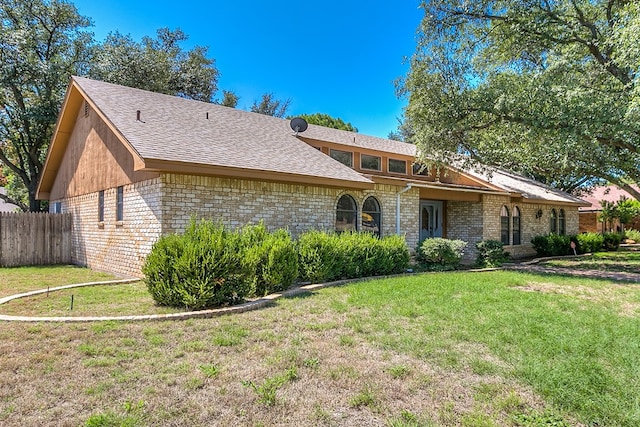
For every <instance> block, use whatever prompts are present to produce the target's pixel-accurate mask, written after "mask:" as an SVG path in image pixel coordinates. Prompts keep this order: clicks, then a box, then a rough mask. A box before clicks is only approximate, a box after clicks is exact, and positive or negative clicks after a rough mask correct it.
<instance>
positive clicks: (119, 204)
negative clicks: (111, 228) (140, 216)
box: [116, 187, 124, 221]
mask: <svg viewBox="0 0 640 427" xmlns="http://www.w3.org/2000/svg"><path fill="white" fill-rule="evenodd" d="M123 207H124V193H123V189H122V187H118V191H117V193H116V221H122V218H123Z"/></svg>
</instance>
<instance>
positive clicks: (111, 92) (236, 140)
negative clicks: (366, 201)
mask: <svg viewBox="0 0 640 427" xmlns="http://www.w3.org/2000/svg"><path fill="white" fill-rule="evenodd" d="M74 81H75V82H76V83H77V84H78V85H79V87H80V88H81V89H82V90H83V91H84V93H85V94H86V96H87V97H89V98H90V99H91V100H92V101H93V103H94V104H95V105H96V106H97V107H98V108H99V109H100V111H101V112H102V113H103V114H104V116H105V117H107V118H108V120H109V121H110V122H111V123H113V125H114V127H115V128H116V129H118V131H119V132H120V133H121V134H122V135H123V136H124V137H125V138H126V140H127V141H128V142H129V143H130V144H131V146H132V147H133V148H134V149H135V150H136V152H137V153H139V154H140V156H141V157H142V158H143V159H144V160H145V161H149V160H157V161H164V162H179V163H183V164H201V165H215V166H217V167H229V168H235V169H248V170H258V171H265V172H276V173H283V174H289V175H303V176H309V177H314V178H326V179H334V180H340V181H343V182H344V184H347V185H348V183H353V184H370V183H371V181H370V180H368V179H366V178H365V177H363V176H361V175H360V174H358V173H356V172H355V171H353V170H351V169H350V168H348V167H346V166H343V165H342V164H340V163H338V162H336V161H335V160H333V159H331V158H327V156H324V155H323V154H322V153H319V152H318V151H317V150H315V149H314V148H313V147H310V146H309V145H308V144H305V143H303V142H301V141H299V140H298V139H297V138H296V137H295V133H294V132H293V131H292V130H291V129H290V128H289V122H288V121H287V120H283V119H279V118H275V117H270V116H265V115H263V114H257V113H250V112H247V111H242V110H237V109H234V108H228V107H224V106H221V105H217V104H211V103H206V102H200V101H193V100H188V99H184V98H179V97H175V96H169V95H163V94H158V93H154V92H148V91H143V90H139V89H132V88H128V87H124V86H118V85H113V84H108V83H103V82H98V81H95V80H89V79H85V78H80V77H74ZM138 111H139V112H140V113H139V116H138ZM138 119H139V120H138Z"/></svg>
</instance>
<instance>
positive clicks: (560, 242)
mask: <svg viewBox="0 0 640 427" xmlns="http://www.w3.org/2000/svg"><path fill="white" fill-rule="evenodd" d="M531 243H532V244H533V248H534V249H535V250H536V253H537V254H538V256H558V255H569V254H572V253H573V251H572V250H571V238H570V237H569V236H561V235H559V234H547V235H545V236H536V237H534V238H533V239H531Z"/></svg>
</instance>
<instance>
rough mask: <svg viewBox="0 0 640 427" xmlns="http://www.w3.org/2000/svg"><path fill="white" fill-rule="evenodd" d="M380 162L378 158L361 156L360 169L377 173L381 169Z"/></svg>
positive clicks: (366, 155)
mask: <svg viewBox="0 0 640 427" xmlns="http://www.w3.org/2000/svg"><path fill="white" fill-rule="evenodd" d="M381 164H382V163H381V160H380V157H378V156H370V155H368V154H362V155H361V156H360V167H361V168H362V169H371V170H374V171H379V170H381V169H382V166H381Z"/></svg>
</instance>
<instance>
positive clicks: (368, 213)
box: [362, 197, 382, 237]
mask: <svg viewBox="0 0 640 427" xmlns="http://www.w3.org/2000/svg"><path fill="white" fill-rule="evenodd" d="M380 219H381V213H380V203H378V201H377V200H376V198H375V197H367V199H366V200H365V201H364V204H363V205H362V230H363V231H368V232H370V233H373V234H375V235H376V236H378V237H380V229H381V228H382V227H381V225H382V224H381V222H380Z"/></svg>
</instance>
